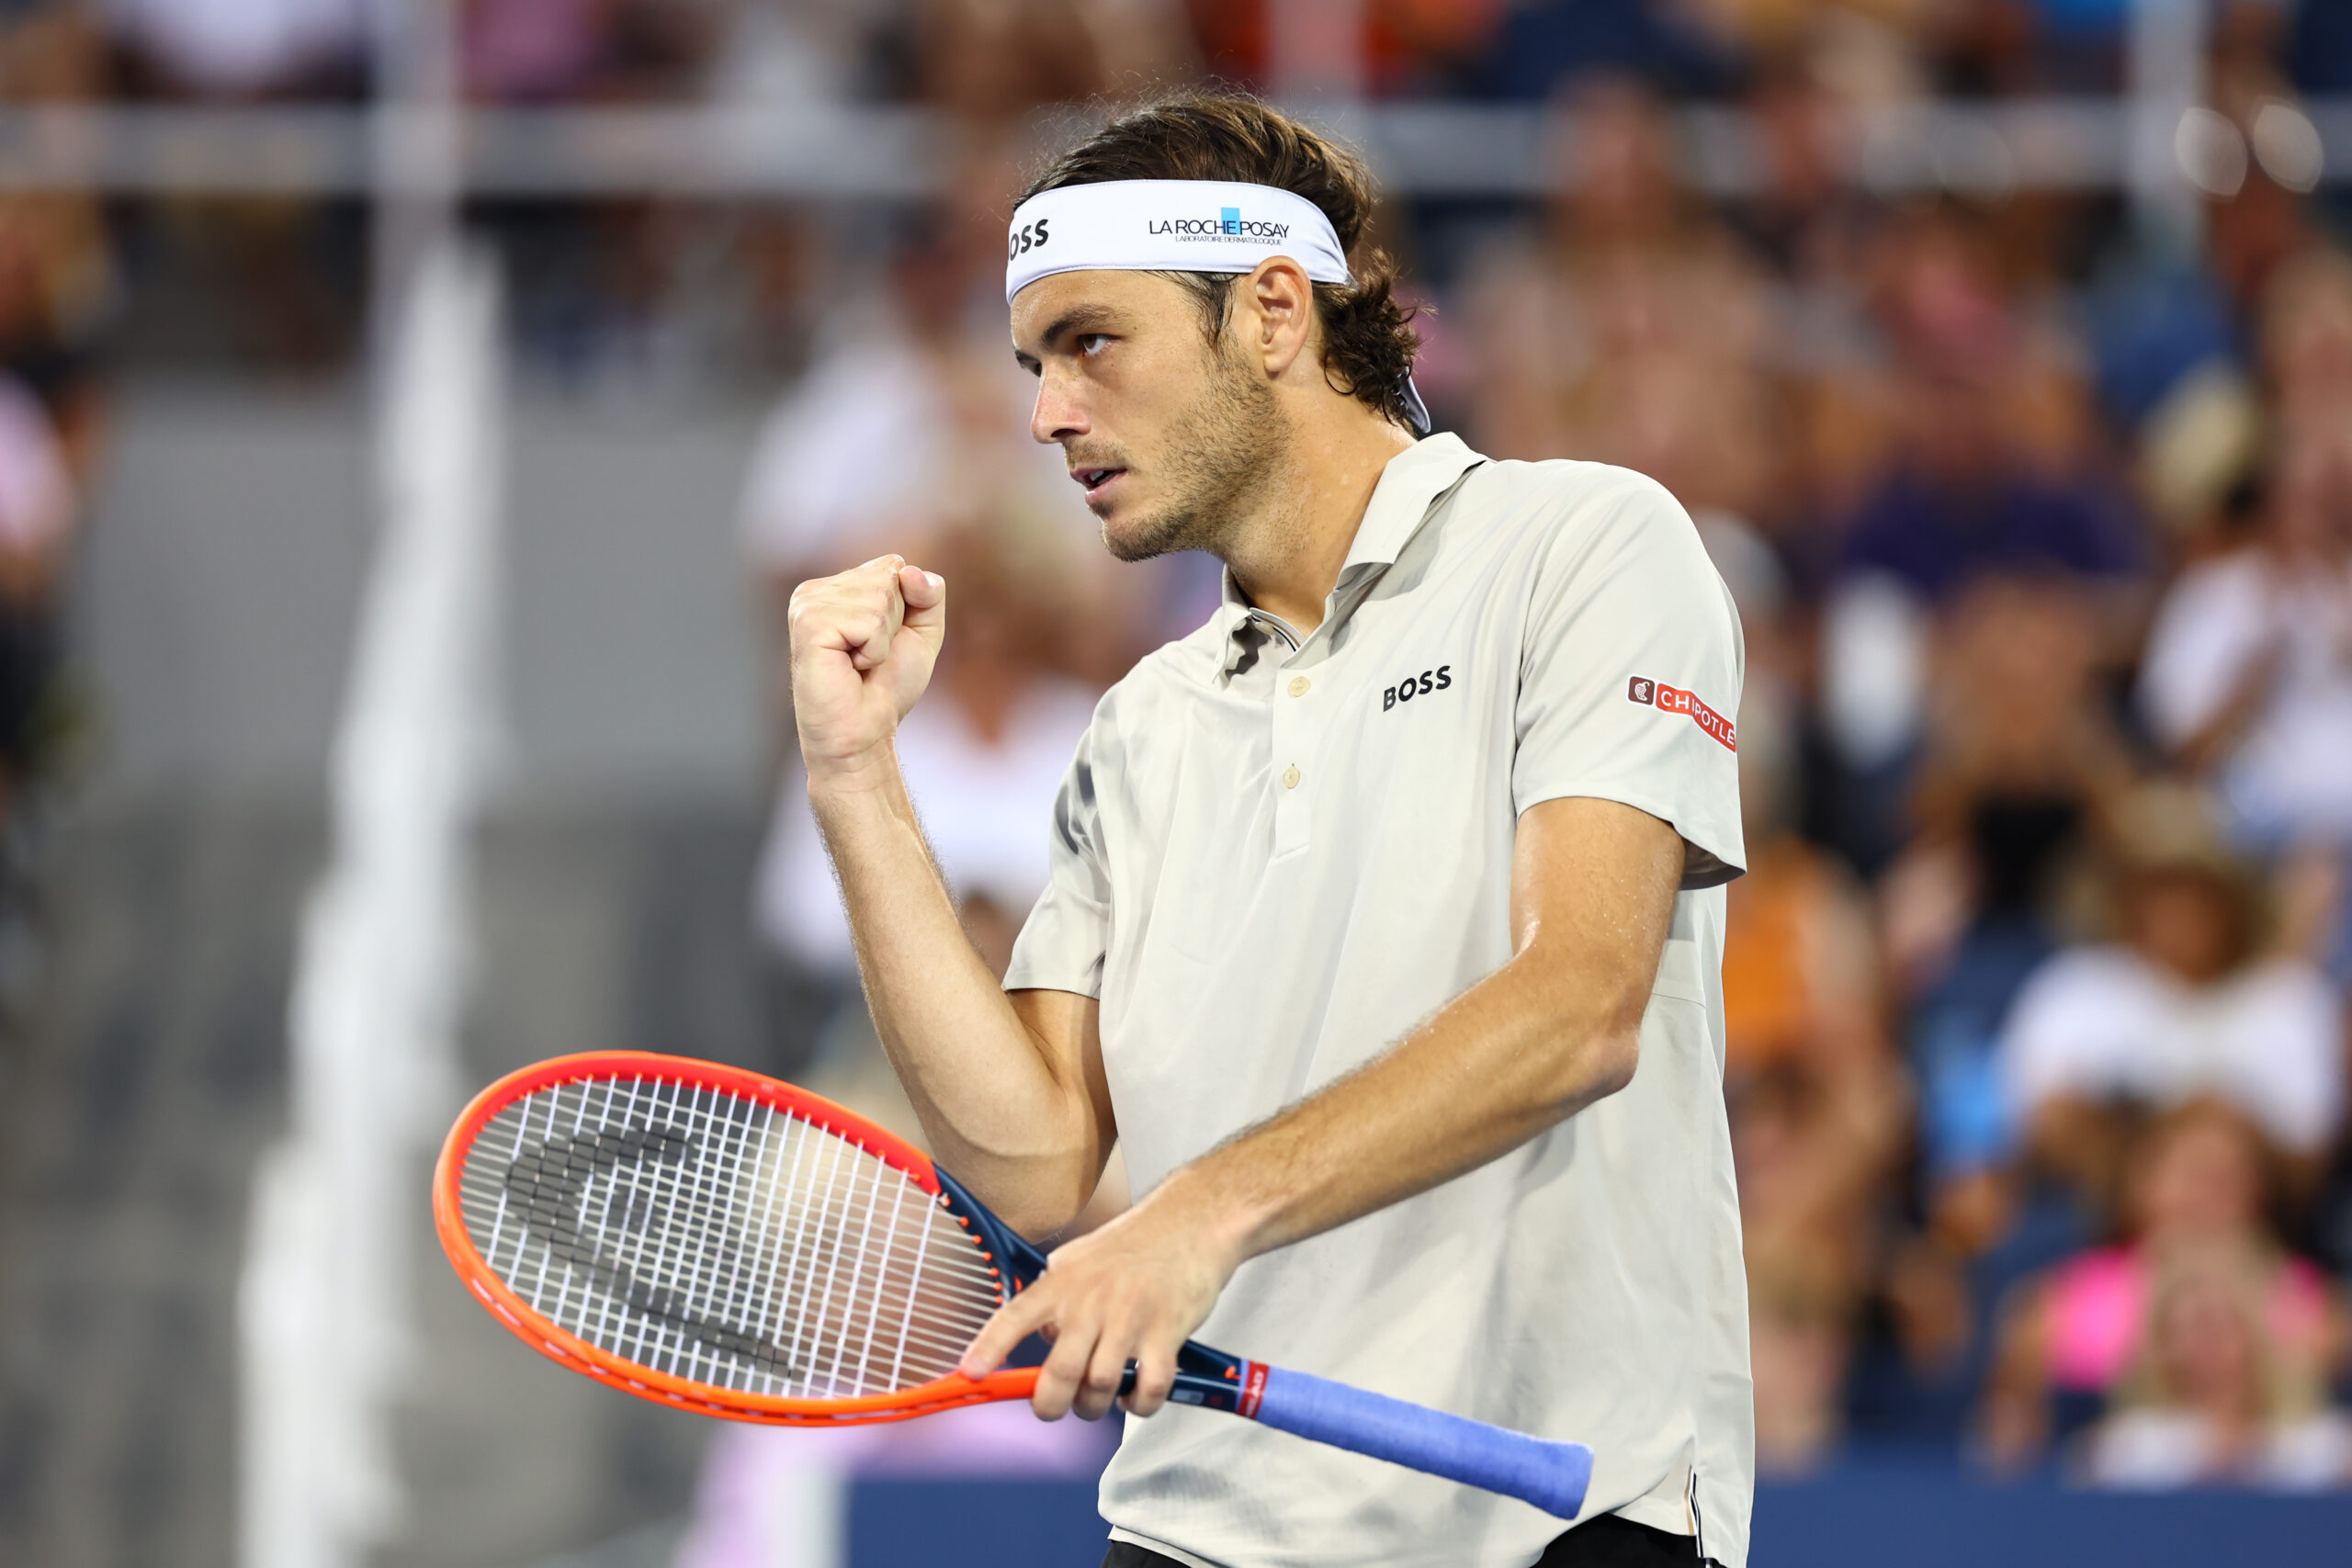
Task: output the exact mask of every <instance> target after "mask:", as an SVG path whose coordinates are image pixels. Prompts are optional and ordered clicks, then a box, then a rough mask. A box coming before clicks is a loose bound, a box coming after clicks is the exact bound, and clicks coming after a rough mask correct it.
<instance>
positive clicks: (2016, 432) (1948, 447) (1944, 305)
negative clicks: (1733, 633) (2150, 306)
mask: <svg viewBox="0 0 2352 1568" xmlns="http://www.w3.org/2000/svg"><path fill="white" fill-rule="evenodd" d="M1880 270H1881V272H1882V275H1883V276H1882V281H1881V284H1880V286H1879V307H1878V312H1877V313H1878V316H1879V319H1880V321H1881V330H1882V332H1883V335H1884V339H1885V341H1886V344H1888V346H1889V349H1890V351H1891V353H1892V356H1893V358H1892V368H1891V373H1890V376H1889V378H1888V379H1887V380H1886V382H1885V383H1884V386H1883V393H1882V396H1881V398H1880V399H1879V404H1880V406H1881V407H1883V409H1884V410H1885V411H1886V413H1885V416H1884V422H1885V425H1886V429H1885V433H1884V457H1883V459H1882V460H1881V461H1880V463H1879V464H1878V465H1877V467H1878V468H1879V476H1878V478H1877V479H1876V480H1875V481H1874V482H1873V483H1871V484H1870V485H1869V486H1868V487H1867V489H1866V491H1865V494H1864V498H1863V500H1862V501H1861V502H1860V505H1859V506H1858V508H1857V509H1856V511H1855V512H1854V513H1853V514H1852V515H1851V516H1850V517H1849V519H1847V520H1846V521H1845V523H1844V525H1843V529H1842V533H1841V535H1840V536H1839V537H1838V541H1837V543H1836V546H1835V548H1834V563H1833V566H1832V569H1831V572H1830V576H1831V582H1830V587H1829V590H1828V592H1827V595H1826V602H1825V604H1824V607H1823V626H1822V652H1821V657H1822V704H1823V717H1824V721H1825V725H1826V729H1827V731H1828V733H1829V736H1830V738H1831V739H1832V740H1833V741H1834V743H1835V745H1836V749H1837V758H1838V762H1839V763H1840V765H1841V769H1842V773H1841V776H1840V777H1839V779H1838V789H1839V792H1840V798H1839V801H1838V808H1839V809H1838V818H1839V819H1840V820H1841V821H1842V823H1843V828H1842V829H1841V831H1842V834H1843V836H1842V838H1841V840H1840V846H1841V847H1842V848H1844V849H1845V850H1846V851H1847V852H1848V853H1849V855H1851V856H1852V857H1853V858H1854V859H1855V860H1856V861H1857V862H1858V863H1860V865H1861V866H1862V867H1863V868H1864V870H1865V871H1866V872H1870V873H1872V874H1875V873H1876V872H1877V871H1879V870H1880V869H1881V868H1883V865H1884V864H1885V863H1886V861H1887V859H1888V857H1889V856H1890V855H1891V854H1892V852H1894V848H1895V847H1896V846H1897V845H1898V844H1899V843H1900V842H1901V840H1902V838H1903V833H1902V817H1901V811H1902V807H1903V804H1904V803H1905V801H1906V800H1907V798H1908V796H1909V793H1910V790H1909V785H1910V774H1911V770H1912V767H1913V765H1914V763H1915V762H1916V761H1917V758H1918V756H1919V755H1920V747H1921V743H1922V739H1923V737H1924V734H1925V731H1926V730H1927V729H1928V727H1929V725H1930V724H1931V722H1932V719H1931V716H1930V714H1929V711H1928V703H1929V700H1930V696H1931V692H1932V685H1933V682H1932V681H1931V676H1930V670H1929V664H1930V659H1931V653H1932V650H1933V649H1934V648H1935V646H1936V643H1937V641H1938V638H1939V619H1942V618H1945V617H1948V616H1950V615H1952V614H1953V613H1954V611H1955V608H1956V607H1957V606H1960V605H1962V604H1964V603H1968V602H1970V601H1971V598H1972V590H1973V588H1974V587H1975V585H1976V584H1977V583H1979V582H1980V581H1983V580H1985V579H1986V578H1992V577H1998V578H2002V579H2005V580H2007V581H2015V582H2024V581H2039V582H2043V583H2047V584H2050V585H2051V586H2050V587H2049V588H2047V589H2046V590H2043V591H2041V592H2062V589H2061V587H2060V586H2059V585H2061V584H2062V583H2063V584H2066V585H2070V586H2066V587H2064V589H2063V592H2065V593H2066V594H2068V595H2069V596H2070V597H2071V598H2072V599H2073V601H2074V603H2073V604H2072V605H2071V606H2070V612H2069V613H2070V614H2074V615H2080V616H2082V617H2084V618H2085V620H2086V625H2087V627H2088V629H2089V630H2090V631H2091V632H2092V633H2094V634H2095V635H2094V636H2093V638H2092V641H2091V643H2090V645H2089V651H2090V654H2091V656H2092V658H2093V660H2094V661H2095V666H2096V667H2097V668H2100V669H2104V668H2109V667H2112V666H2113V665H2115V664H2118V663H2120V662H2122V661H2123V660H2126V659H2127V658H2128V655H2129V651H2130V649H2131V644H2132V641H2133V638H2134V637H2135V636H2136V632H2137V627H2138V626H2139V624H2140V619H2141V617H2142V615H2143V614H2144V600H2145V590H2146V579H2145V576H2144V568H2145V565H2146V552H2145V550H2144V548H2143V541H2142V538H2141V536H2140V534H2139V530H2138V527H2137V525H2136V522H2135V520H2134V519H2133V518H2132V517H2131V515H2130V514H2129V513H2128V512H2127V511H2126V510H2125V508H2124V506H2123V504H2122V502H2121V501H2120V498H2119V497H2118V496H2117V495H2116V494H2115V493H2114V492H2113V491H2111V489H2110V488H2109V486H2107V485H2106V484H2105V483H2103V482H2102V481H2100V480H2099V479H2098V478H2097V477H2096V476H2095V470H2094V464H2093V461H2092V459H2093V457H2094V454H2095V450H2096V448H2095V444H2094V442H2093V434H2094V427H2093V423H2092V420H2091V413H2090V407H2089V402H2088V397H2087V393H2086V389H2085V388H2084V386H2083V385H2082V383H2081V380H2080V378H2079V376H2077V375H2076V374H2075V371H2074V369H2073V367H2072V366H2071V363H2070V359H2069V355H2067V353H2066V352H2065V349H2064V344H2061V343H2058V342H2056V341H2054V340H2052V338H2050V337H2049V335H2048V334H2046V333H2042V332H2041V331H2038V330H2036V329H2033V328H2031V327H2030V326H2029V324H2028V321H2027V319H2026V317H2025V315H2024V313H2023V312H2022V310H2020V308H2019V304H2018V301H2017V300H2016V299H2013V298H2012V297H2011V296H2010V294H2009V292H2008V291H2007V288H2006V287H2005V286H2004V284H2003V282H2002V281H2001V278H2000V276H1999V275H1998V272H1997V269H1996V265H1995V261H1994V257H1993V254H1992V252H1991V250H1990V247H1989V245H1988V243H1987V242H1986V241H1985V237H1984V235H1983V234H1982V233H1981V232H1980V231H1978V230H1977V229H1976V228H1975V227H1974V226H1973V225H1971V224H1969V223H1965V222H1963V221H1962V220H1959V219H1958V218H1957V217H1955V216H1953V215H1951V214H1950V213H1948V212H1939V213H1934V214H1929V215H1927V216H1923V217H1919V218H1917V219H1915V220H1912V221H1910V222H1909V223H1907V224H1905V226H1903V227H1902V228H1901V229H1899V230H1898V231H1895V232H1894V233H1893V234H1892V235H1891V236H1890V237H1889V239H1888V240H1887V242H1886V251H1885V255H1884V259H1883V262H1882V263H1881V268H1880ZM1996 651H1997V649H1996ZM2078 663H2079V660H2075V662H2074V663H2073V664H2070V665H2068V666H2067V667H2066V668H2065V669H2064V670H2063V671H2060V672H2059V673H2057V674H2056V675H2053V676H2043V677H2037V676H2036V675H2035V674H2034V672H2033V671H2030V670H2029V669H2025V668H2023V667H2021V666H2018V665H2015V664H2012V666H2011V668H2012V669H2013V671H2014V672H2015V674H2016V675H2017V676H2018V679H2020V680H2024V681H2027V682H2034V683H2035V684H2037V685H2038V686H2049V685H2052V684H2054V685H2056V686H2058V687H2059V688H2061V689H2064V690H2067V691H2072V690H2074V689H2075V684H2074V682H2075V674H2076V671H2075V664H2078Z"/></svg>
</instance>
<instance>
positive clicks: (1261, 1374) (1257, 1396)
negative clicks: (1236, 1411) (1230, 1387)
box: [1240, 1361, 1266, 1421]
mask: <svg viewBox="0 0 2352 1568" xmlns="http://www.w3.org/2000/svg"><path fill="white" fill-rule="evenodd" d="M1241 1364H1242V1365H1243V1366H1245V1367H1247V1368H1249V1369H1250V1370H1249V1371H1246V1372H1244V1373H1242V1375H1241V1411H1240V1413H1241V1414H1242V1415H1243V1416H1248V1417H1249V1418H1250V1420H1252V1421H1255V1420H1256V1419H1257V1418H1258V1401H1260V1400H1261V1399H1263V1398H1264V1397H1265V1396H1266V1364H1265V1363H1264V1362H1263V1361H1244V1362H1242V1363H1241Z"/></svg>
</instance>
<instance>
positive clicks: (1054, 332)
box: [1013, 305, 1119, 363]
mask: <svg viewBox="0 0 2352 1568" xmlns="http://www.w3.org/2000/svg"><path fill="white" fill-rule="evenodd" d="M1118 322H1119V312H1118V311H1117V310H1116V309H1114V307H1112V306H1109V305H1073V306H1071V307H1070V308H1069V310H1064V311H1063V312H1062V313H1061V314H1060V315H1058V316H1056V317H1055V318H1054V321H1053V324H1052V325H1051V326H1048V327H1047V328H1046V330H1045V331H1044V332H1043V333H1039V334H1038V337H1037V341H1038V343H1040V344H1043V345H1044V346H1046V347H1047V348H1051V347H1053V346H1054V344H1057V343H1059V342H1060V341H1061V340H1062V339H1063V338H1065V337H1068V336H1069V334H1070V333H1089V332H1099V331H1101V330H1102V329H1103V328H1104V327H1111V326H1116V325H1117V324H1118ZM1013 357H1014V358H1016V359H1023V360H1024V363H1025V358H1024V356H1023V354H1022V351H1021V350H1019V349H1015V350H1013Z"/></svg>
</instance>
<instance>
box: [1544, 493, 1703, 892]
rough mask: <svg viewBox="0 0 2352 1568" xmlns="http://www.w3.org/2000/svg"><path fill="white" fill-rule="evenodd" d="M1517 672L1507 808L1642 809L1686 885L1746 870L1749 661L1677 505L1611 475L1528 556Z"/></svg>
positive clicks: (1694, 885) (1663, 495)
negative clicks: (1672, 836) (1675, 841)
mask: <svg viewBox="0 0 2352 1568" xmlns="http://www.w3.org/2000/svg"><path fill="white" fill-rule="evenodd" d="M1532 593H1533V598H1532V603H1531V604H1530V607H1529V614H1528V617H1527V633H1526V640H1525V644H1524V647H1523V648H1522V649H1521V660H1520V689H1519V708H1518V716H1517V733H1518V753H1517V755H1516V757H1515V759H1514V760H1513V762H1512V765H1511V798H1512V804H1513V806H1514V807H1515V808H1516V809H1517V810H1518V811H1520V812H1522V813H1524V812H1525V811H1526V810H1527V809H1528V808H1529V807H1532V806H1534V805H1536V804H1537V803H1539V802H1541V801H1545V800H1554V799H1558V798H1560V797H1563V796H1567V795H1582V796H1590V797H1594V798H1597V799H1601V800H1614V801H1619V802H1621V803H1623V804H1624V805H1626V806H1630V807H1634V809H1636V810H1638V811H1646V812H1648V813H1649V814H1650V815H1651V816H1653V817H1656V818H1659V819H1660V820H1662V821H1665V822H1668V823H1671V824H1672V825H1673V827H1674V830H1675V831H1676V832H1677V833H1679V834H1680V835H1681V836H1682V840H1683V841H1684V842H1685V843H1686V844H1688V845H1689V846H1690V852H1689V855H1688V857H1687V860H1686V863H1685V865H1684V868H1683V874H1682V886H1684V887H1685V888H1686V889H1688V888H1697V887H1713V886H1719V885H1721V884H1723V883H1725V882H1729V881H1730V880H1731V879H1732V878H1733V877H1735V876H1737V875H1738V874H1740V873H1741V872H1742V871H1744V870H1746V869H1747V847H1746V844H1745V842H1744V840H1743V839H1742V836H1741V832H1740V819H1739V757H1738V750H1737V748H1738V735H1737V732H1736V727H1735V723H1734V716H1736V714H1737V713H1738V711H1739V694H1740V683H1741V680H1742V678H1743V674H1744V671H1745V667H1746V653H1745V650H1744V649H1743V647H1742V644H1741V641H1740V629H1739V614H1738V612H1737V611H1736V609H1734V608H1733V605H1732V601H1731V593H1730V591H1729V590H1727V589H1726V588H1725V587H1724V582H1723V579H1722V578H1721V577H1720V576H1718V575H1717V574H1716V571H1715V569H1714V563H1713V562H1712V561H1711V560H1709V559H1708V558H1707V552H1706V547H1704V546H1703V545H1702V544H1701V543H1700V541H1699V531H1698V530H1697V529H1696V528H1694V527H1693V526H1692V525H1691V519H1690V517H1689V516H1688V514H1686V513H1684V512H1683V510H1682V508H1681V506H1680V505H1679V504H1678V503H1677V502H1675V500H1674V498H1673V497H1672V496H1670V495H1668V493H1667V492H1666V491H1665V490H1664V488H1662V487H1661V486H1659V485H1657V484H1656V483H1654V482H1652V481H1650V480H1648V479H1644V478H1642V477H1641V476H1640V475H1638V474H1633V473H1621V474H1619V475H1618V476H1617V477H1616V478H1615V479H1614V480H1613V482H1611V483H1608V484H1607V485H1605V486H1604V487H1603V488H1601V489H1600V491H1599V493H1597V494H1594V495H1592V496H1591V497H1590V499H1589V500H1587V501H1585V502H1583V503H1582V504H1581V505H1577V506H1573V507H1571V508H1569V509H1567V510H1566V513H1565V514H1564V515H1563V516H1562V518H1561V519H1560V521H1559V522H1558V524H1557V525H1555V528H1554V531H1553V533H1552V535H1551V536H1550V537H1549V538H1548V539H1547V540H1546V541H1545V543H1544V547H1543V551H1542V554H1541V556H1540V557H1539V558H1538V562H1537V566H1536V570H1535V575H1534V581H1533V584H1532Z"/></svg>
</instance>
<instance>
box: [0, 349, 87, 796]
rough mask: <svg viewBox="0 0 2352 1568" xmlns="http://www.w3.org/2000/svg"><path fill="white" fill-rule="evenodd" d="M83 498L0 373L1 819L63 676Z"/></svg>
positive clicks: (38, 413)
mask: <svg viewBox="0 0 2352 1568" xmlns="http://www.w3.org/2000/svg"><path fill="white" fill-rule="evenodd" d="M79 510H80V498H79V497H78V495H77V494H76V493H75V487H74V478H73V473H72V470H71V468H70V466H69V464H68V461H67V457H66V453H65V447H64V444H63V443H62V442H61V441H60V440H59V439H58V438H57V433H56V430H55V428H54V427H53V426H52V425H51V423H50V419H49V413H48V411H47V410H46V409H44V408H43V407H42V406H41V403H40V399H39V398H37V397H35V396H34V395H33V392H32V390H31V389H29V388H28V387H27V386H25V385H24V383H22V382H20V381H18V380H17V379H16V378H13V377H11V376H9V375H7V374H6V372H0V819H5V818H6V817H7V816H8V815H9V814H10V813H11V812H12V811H13V809H14V808H15V806H16V804H17V796H18V795H19V794H20V792H21V791H22V788H23V786H24V784H26V782H27V781H28V778H29V777H30V776H31V775H32V773H33V772H34V770H35V767H36V765H37V763H38V762H39V761H40V743H41V739H42V734H41V731H42V717H43V713H42V710H43V706H44V705H45V703H46V701H47V700H48V698H49V697H50V695H51V690H52V687H53V685H54V682H55V680H56V674H57V663H58V651H59V633H58V624H57V623H58V615H59V599H60V583H61V580H62V575H63V571H64V567H65V563H66V555H67V550H68V547H70V545H71V544H72V541H73V536H74V525H75V524H76V522H77V521H78V519H79Z"/></svg>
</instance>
